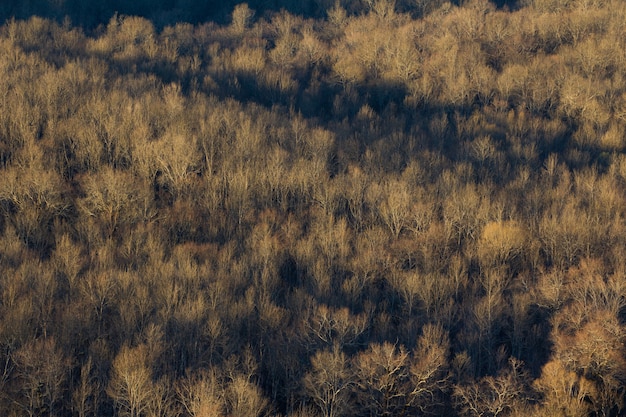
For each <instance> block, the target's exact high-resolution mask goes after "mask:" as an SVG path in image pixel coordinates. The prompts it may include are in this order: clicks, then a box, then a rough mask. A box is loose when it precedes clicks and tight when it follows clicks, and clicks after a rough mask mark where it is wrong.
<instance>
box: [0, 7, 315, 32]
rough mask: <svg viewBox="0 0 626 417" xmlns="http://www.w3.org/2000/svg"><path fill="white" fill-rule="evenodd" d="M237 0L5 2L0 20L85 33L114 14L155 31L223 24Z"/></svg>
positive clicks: (300, 11)
mask: <svg viewBox="0 0 626 417" xmlns="http://www.w3.org/2000/svg"><path fill="white" fill-rule="evenodd" d="M239 3H243V1H240V0H225V1H220V2H216V1H194V0H160V1H151V0H135V1H132V2H131V1H125V0H88V1H82V0H66V1H64V2H63V1H62V2H59V1H55V0H5V1H3V2H2V4H0V21H5V20H7V19H10V18H12V17H13V18H16V19H28V18H29V17H31V16H34V15H37V16H41V17H45V18H50V19H54V20H57V21H58V22H62V21H63V20H64V19H66V18H69V20H70V21H71V22H72V25H74V26H79V27H82V28H83V29H84V30H85V31H86V32H89V31H91V30H94V29H96V28H97V27H98V26H99V25H105V24H106V23H107V22H108V21H109V19H110V18H111V16H113V15H114V14H115V13H118V14H120V15H133V16H141V17H145V18H147V19H150V20H151V21H152V22H153V24H154V25H155V27H156V28H157V29H161V28H163V27H165V26H168V25H174V24H176V23H181V22H187V23H192V24H197V23H202V22H207V21H214V22H216V23H220V24H225V23H228V22H229V21H230V14H231V12H232V10H233V8H234V6H235V5H237V4H239ZM247 3H248V5H249V6H250V8H252V9H253V10H256V12H257V16H263V15H264V14H266V13H269V12H272V11H279V10H282V9H284V10H286V11H288V12H289V13H292V14H297V15H302V16H305V17H320V16H323V15H324V14H325V9H324V8H323V7H320V2H317V1H314V0H309V1H298V2H294V1H289V0H273V1H272V0H250V1H247Z"/></svg>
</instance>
